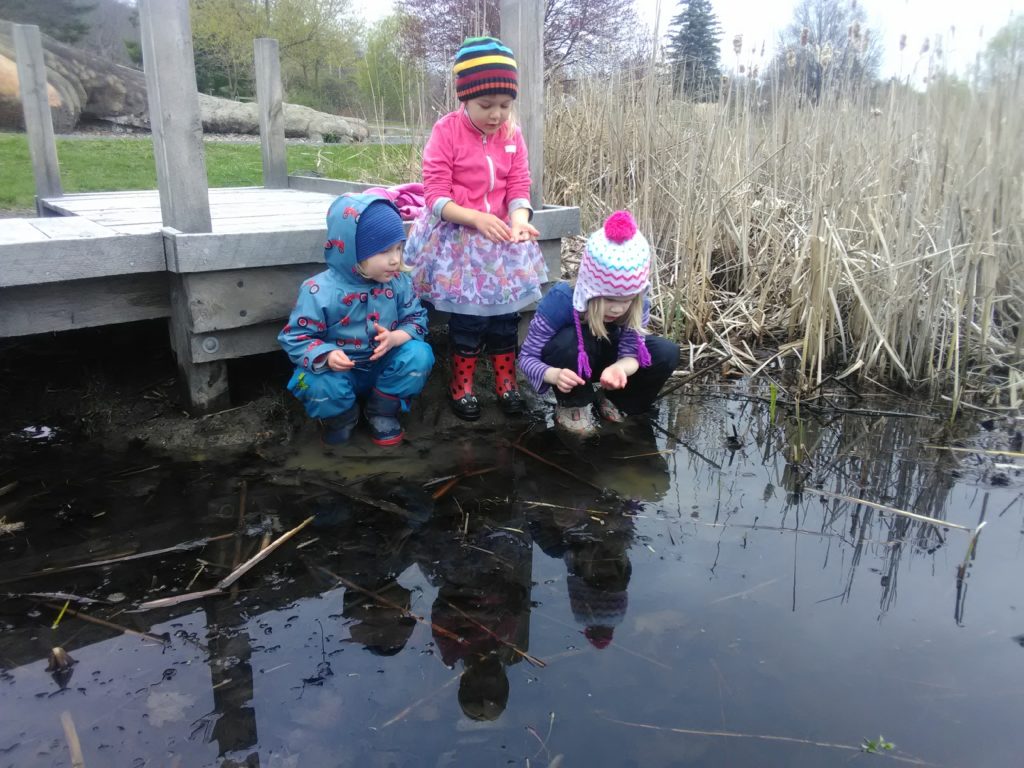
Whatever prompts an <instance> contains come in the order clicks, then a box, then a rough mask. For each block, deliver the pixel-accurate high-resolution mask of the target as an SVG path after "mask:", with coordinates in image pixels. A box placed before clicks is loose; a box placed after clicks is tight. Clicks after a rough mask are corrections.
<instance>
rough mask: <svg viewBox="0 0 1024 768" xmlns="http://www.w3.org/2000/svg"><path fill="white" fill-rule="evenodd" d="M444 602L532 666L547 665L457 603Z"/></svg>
mask: <svg viewBox="0 0 1024 768" xmlns="http://www.w3.org/2000/svg"><path fill="white" fill-rule="evenodd" d="M444 602H445V604H446V605H447V606H448V607H449V608H451V609H452V610H453V611H455V612H456V613H457V614H459V615H460V616H461V617H462V618H464V619H465V620H466V621H468V622H469V623H470V624H472V625H473V626H475V627H479V628H480V629H482V630H483V631H484V632H486V633H487V634H488V635H489V636H490V637H492V638H494V639H495V640H497V641H498V642H499V643H501V644H502V645H504V646H505V647H506V648H508V649H510V650H511V651H513V652H514V653H516V654H518V655H519V656H521V657H523V658H524V659H526V660H527V661H528V662H530V663H531V664H533V666H535V667H546V666H547V664H545V663H544V662H543V661H541V660H540V659H538V658H537V657H536V656H531V655H530V654H528V653H527V652H526V651H524V650H523V649H522V648H520V647H519V646H518V645H516V644H515V643H512V642H509V641H508V640H506V639H505V638H503V637H499V636H498V635H497V634H495V633H494V631H492V630H491V628H490V627H487V626H485V625H483V624H481V623H480V622H479V621H477V620H476V619H474V618H473V617H472V616H470V615H469V614H468V613H466V612H465V611H464V610H462V609H461V608H459V607H458V606H457V605H455V604H454V603H452V602H451V601H450V600H445V601H444Z"/></svg>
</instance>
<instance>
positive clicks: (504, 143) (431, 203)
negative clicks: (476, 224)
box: [423, 107, 533, 220]
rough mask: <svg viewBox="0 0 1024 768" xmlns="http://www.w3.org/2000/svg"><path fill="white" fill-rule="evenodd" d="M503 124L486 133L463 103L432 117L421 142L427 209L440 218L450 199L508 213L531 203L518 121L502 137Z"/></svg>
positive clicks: (500, 214) (504, 215) (478, 208)
mask: <svg viewBox="0 0 1024 768" xmlns="http://www.w3.org/2000/svg"><path fill="white" fill-rule="evenodd" d="M504 133H505V130H504V127H502V128H501V129H499V130H498V132H497V133H495V134H493V135H491V136H487V135H485V134H484V133H483V132H482V131H481V130H480V129H479V128H477V127H476V126H475V125H473V121H472V120H470V119H469V115H467V114H466V110H465V107H459V109H457V110H455V111H454V112H449V113H448V114H447V115H445V116H444V117H442V118H441V119H440V120H438V121H437V122H436V123H434V128H433V130H432V131H431V132H430V139H429V140H428V141H427V146H426V147H424V148H423V189H424V193H425V196H426V199H427V209H428V210H430V211H431V213H433V214H434V215H435V216H437V217H438V218H440V216H441V209H442V208H444V206H445V205H446V204H447V203H448V202H449V201H454V202H455V203H456V204H458V205H461V206H463V207H464V208H472V209H473V210H476V211H483V212H485V213H493V214H494V215H495V216H497V217H498V218H499V219H503V220H507V219H508V215H509V213H511V212H512V211H514V210H516V209H518V208H529V209H530V214H531V216H532V214H533V209H532V208H531V207H530V163H529V158H528V157H527V154H526V142H525V141H523V134H522V131H520V130H519V128H518V127H516V129H515V133H514V135H513V136H512V137H511V138H507V139H506V138H504Z"/></svg>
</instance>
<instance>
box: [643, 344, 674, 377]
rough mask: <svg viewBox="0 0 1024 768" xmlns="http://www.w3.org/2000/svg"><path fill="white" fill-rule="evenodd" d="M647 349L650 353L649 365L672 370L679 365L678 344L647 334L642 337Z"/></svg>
mask: <svg viewBox="0 0 1024 768" xmlns="http://www.w3.org/2000/svg"><path fill="white" fill-rule="evenodd" d="M644 342H645V343H646V345H647V351H648V352H650V353H651V367H652V368H655V369H658V370H666V371H669V372H671V371H673V370H675V368H676V366H677V365H679V345H678V344H676V343H674V342H671V341H669V340H668V339H663V338H662V337H661V336H647V337H646V338H645V339H644Z"/></svg>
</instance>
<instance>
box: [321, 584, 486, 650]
mask: <svg viewBox="0 0 1024 768" xmlns="http://www.w3.org/2000/svg"><path fill="white" fill-rule="evenodd" d="M314 567H315V568H317V569H318V570H319V571H321V572H322V573H326V574H327V575H328V576H330V577H331V578H332V579H335V580H336V581H337V582H338V583H339V584H344V585H345V587H346V588H348V589H354V590H356V591H357V592H361V593H362V594H364V595H368V596H369V597H372V598H373V599H374V600H376V601H377V602H378V603H380V604H381V605H386V606H387V607H388V608H391V609H393V610H396V611H399V612H400V613H402V614H403V615H404V616H408V617H409V618H410V619H413V620H414V621H418V622H419V623H420V624H423V625H424V626H426V627H430V629H431V630H432V631H434V632H437V633H438V634H440V635H444V636H445V637H447V638H450V639H452V640H454V641H455V642H457V643H460V644H465V642H466V641H465V640H464V639H463V638H461V637H460V636H459V635H456V634H455V633H454V632H452V631H451V630H448V629H445V628H444V627H442V626H439V625H437V624H435V623H434V622H432V621H430V620H428V619H425V618H423V617H422V616H420V615H418V614H415V613H413V612H412V611H410V610H409V609H408V608H404V607H402V606H401V605H399V604H398V603H396V602H394V601H392V600H388V599H387V598H386V597H382V596H381V595H380V594H378V593H377V592H374V591H373V590H370V589H367V588H366V587H361V586H359V585H358V584H356V583H355V582H352V581H349V580H348V579H346V578H345V577H344V576H340V575H338V574H337V573H334V571H331V570H330V569H328V568H325V567H324V566H322V565H315V566H314Z"/></svg>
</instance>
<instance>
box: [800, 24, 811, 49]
mask: <svg viewBox="0 0 1024 768" xmlns="http://www.w3.org/2000/svg"><path fill="white" fill-rule="evenodd" d="M810 39H811V30H809V29H808V28H807V27H804V28H803V29H801V30H800V45H801V46H804V45H807V43H808V41H809V40H810Z"/></svg>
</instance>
